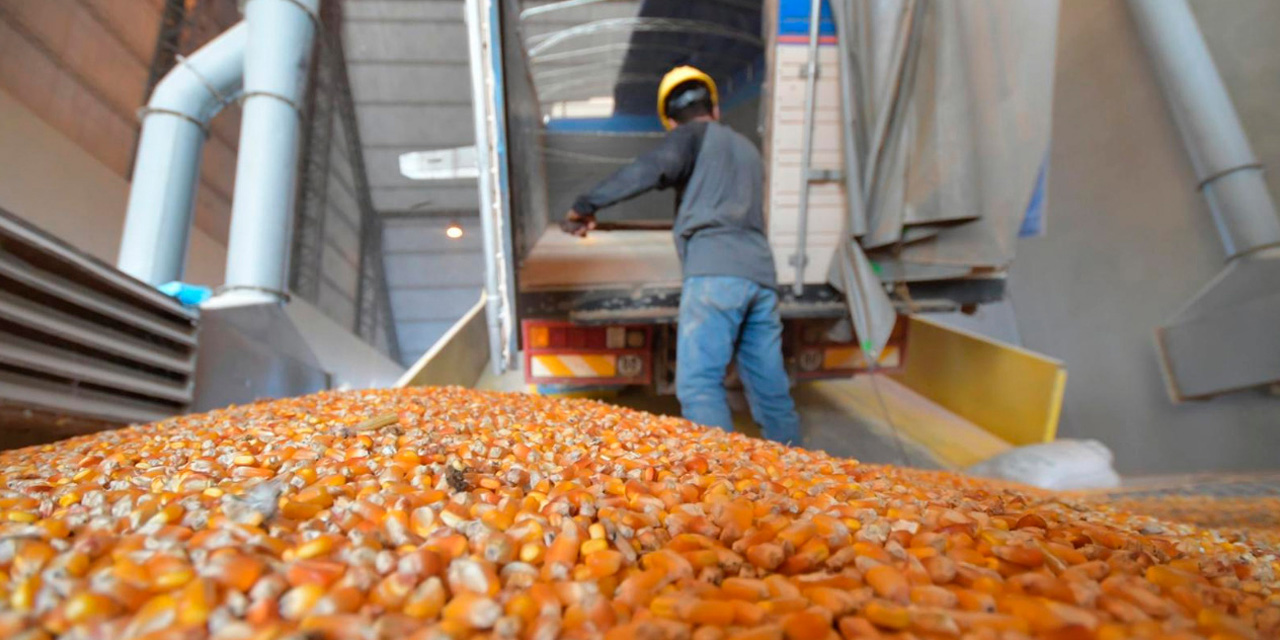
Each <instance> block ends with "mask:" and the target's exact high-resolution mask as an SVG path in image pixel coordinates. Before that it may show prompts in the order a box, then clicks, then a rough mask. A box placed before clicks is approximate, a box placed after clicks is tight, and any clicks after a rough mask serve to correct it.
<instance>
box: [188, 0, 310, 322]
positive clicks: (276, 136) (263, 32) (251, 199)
mask: <svg viewBox="0 0 1280 640" xmlns="http://www.w3.org/2000/svg"><path fill="white" fill-rule="evenodd" d="M319 5H320V0H249V2H248V3H247V4H246V5H245V8H244V15H245V22H246V23H247V24H248V25H249V42H248V45H247V48H246V51H245V64H244V67H245V69H244V95H245V100H244V107H243V116H242V117H241V124H240V151H239V154H238V159H237V161H236V189H235V202H234V204H233V206H232V212H231V234H230V241H229V242H228V244H227V275H226V284H225V285H224V287H223V290H222V292H221V293H220V294H219V295H218V296H217V297H216V298H215V299H214V301H211V303H210V304H212V305H213V306H220V307H225V306H236V305H243V304H257V303H270V302H280V301H283V300H284V299H285V298H286V293H285V291H286V288H287V286H288V280H287V278H288V273H289V270H288V263H289V248H290V245H291V241H292V233H291V232H292V227H293V224H292V223H293V204H294V192H295V182H296V180H297V177H298V140H299V134H300V130H301V122H302V111H301V109H302V99H303V96H304V94H305V88H306V83H307V69H308V60H309V58H310V56H311V47H312V41H313V39H314V37H315V35H316V31H317V27H318V26H319V18H318V16H319Z"/></svg>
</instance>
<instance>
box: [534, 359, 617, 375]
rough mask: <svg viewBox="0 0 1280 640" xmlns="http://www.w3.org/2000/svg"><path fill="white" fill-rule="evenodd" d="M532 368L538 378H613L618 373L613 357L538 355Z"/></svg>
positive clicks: (615, 360)
mask: <svg viewBox="0 0 1280 640" xmlns="http://www.w3.org/2000/svg"><path fill="white" fill-rule="evenodd" d="M530 368H531V369H532V373H533V376H534V377H536V378H612V377H614V376H616V375H617V371H618V366H617V356H612V355H584V356H567V355H555V356H552V355H536V356H533V357H532V358H530Z"/></svg>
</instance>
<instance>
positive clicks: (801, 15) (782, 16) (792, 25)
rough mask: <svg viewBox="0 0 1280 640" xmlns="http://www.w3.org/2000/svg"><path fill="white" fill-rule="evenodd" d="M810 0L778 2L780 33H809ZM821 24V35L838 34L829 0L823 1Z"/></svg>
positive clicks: (819, 30) (819, 33)
mask: <svg viewBox="0 0 1280 640" xmlns="http://www.w3.org/2000/svg"><path fill="white" fill-rule="evenodd" d="M810 4H811V3H810V1H809V0H779V2H778V35H783V36H796V35H799V36H806V37H807V36H808V35H809V9H810V8H811V7H810ZM820 15H821V20H822V23H821V26H819V27H818V35H819V36H834V35H836V25H835V22H834V21H833V20H832V18H831V5H830V4H828V2H827V0H823V2H822V12H821V14H820Z"/></svg>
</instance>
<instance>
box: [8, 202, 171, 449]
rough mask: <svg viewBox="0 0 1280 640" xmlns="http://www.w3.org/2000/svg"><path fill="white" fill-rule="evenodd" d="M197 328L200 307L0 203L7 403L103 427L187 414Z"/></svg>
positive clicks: (14, 422) (13, 421)
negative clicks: (188, 306)
mask: <svg viewBox="0 0 1280 640" xmlns="http://www.w3.org/2000/svg"><path fill="white" fill-rule="evenodd" d="M196 330H197V322H196V315H195V313H194V312H192V311H189V310H187V309H185V308H184V307H182V306H181V305H180V304H178V303H177V302H175V301H174V300H172V299H170V298H169V297H168V296H165V295H163V294H161V293H159V292H157V291H155V290H154V289H152V288H151V287H149V286H147V285H146V284H144V283H142V282H140V281H137V280H134V279H133V278H130V277H129V276H127V275H125V274H123V273H121V272H119V271H117V270H116V269H115V268H113V267H111V266H110V265H107V264H105V263H103V262H101V261H99V260H96V259H94V258H92V257H90V256H88V255H86V254H84V253H81V252H80V251H78V250H76V249H75V248H73V247H71V246H69V245H67V244H66V243H63V242H61V241H60V240H58V239H56V238H53V237H52V236H49V235H48V234H46V233H44V232H42V231H41V230H39V229H37V228H35V227H33V226H31V225H30V224H28V223H26V222H24V221H23V220H21V219H19V218H18V217H17V216H14V215H13V214H10V213H8V212H7V211H4V210H2V209H0V405H2V406H3V407H6V408H10V409H14V408H16V409H22V410H26V413H27V414H31V415H35V414H36V413H40V414H42V415H48V414H50V413H51V414H55V415H58V416H65V417H68V418H79V419H81V420H82V422H78V424H86V425H97V426H112V425H122V424H127V423H131V422H149V421H153V420H157V419H160V418H164V417H166V416H170V415H174V414H177V413H181V412H184V411H186V410H187V408H188V407H189V405H190V403H191V399H192V390H193V380H194V372H195V353H196V341H197V340H196ZM6 415H7V416H8V419H6V420H5V422H4V425H3V428H4V430H6V431H9V430H15V429H23V428H28V427H24V426H23V425H21V424H19V423H20V419H18V418H15V417H14V416H21V415H24V413H23V411H18V412H12V411H10V412H7V413H6ZM46 423H47V420H46ZM46 423H41V426H40V427H39V428H40V429H42V430H45V431H47V430H48V427H47V424H46ZM30 428H36V427H30ZM86 428H87V427H86ZM49 435H50V439H52V438H53V437H61V436H65V435H68V434H67V433H56V434H54V433H50V434H49Z"/></svg>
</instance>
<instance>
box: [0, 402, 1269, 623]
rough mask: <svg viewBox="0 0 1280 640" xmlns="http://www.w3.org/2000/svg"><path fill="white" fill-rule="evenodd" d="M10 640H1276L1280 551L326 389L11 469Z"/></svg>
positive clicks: (1024, 496)
mask: <svg viewBox="0 0 1280 640" xmlns="http://www.w3.org/2000/svg"><path fill="white" fill-rule="evenodd" d="M0 521H2V522H3V524H2V525H0V596H2V601H0V602H2V603H3V604H2V606H0V638H11V639H12V638H22V639H25V640H35V639H39V638H51V637H67V638H86V639H87V638H94V639H102V640H111V639H115V638H122V639H123V638H138V639H147V640H160V639H175V640H178V639H187V638H191V639H197V638H206V637H210V638H218V639H227V640H241V639H263V640H268V639H273V638H288V639H290V640H300V639H307V640H311V639H321V638H334V639H345V638H353V639H361V638H368V639H380V638H387V639H394V640H427V639H436V638H441V639H443V638H454V639H460V638H473V637H475V638H529V639H550V638H555V637H569V638H594V637H606V638H610V639H618V640H622V639H629V638H645V639H649V638H654V639H666V638H672V639H691V640H720V639H725V640H729V639H732V640H781V639H782V638H790V639H793V640H825V639H828V638H863V637H866V638H876V637H890V638H960V637H971V638H1001V639H1002V638H1010V639H1013V638H1026V637H1047V638H1061V639H1076V638H1099V639H1111V638H1128V637H1150V638H1157V637H1158V638H1193V637H1213V638H1275V637H1280V591H1278V590H1277V586H1278V585H1277V578H1276V576H1277V569H1278V568H1280V563H1278V560H1277V555H1276V550H1275V549H1274V548H1273V547H1269V546H1268V545H1267V543H1265V542H1262V541H1257V540H1250V539H1248V538H1238V539H1233V540H1228V539H1226V538H1224V537H1222V536H1220V535H1219V534H1218V533H1217V532H1215V531H1213V530H1205V529H1199V528H1195V527H1193V526H1191V525H1186V524H1172V523H1167V522H1162V521H1159V520H1155V519H1153V518H1149V517H1142V516H1134V515H1126V514H1123V513H1120V512H1117V511H1112V510H1109V509H1107V508H1097V507H1084V506H1082V505H1080V504H1077V503H1073V502H1071V501H1070V500H1067V499H1065V498H1061V497H1055V496H1054V495H1051V494H1047V493H1039V492H1034V491H1029V490H1021V489H1015V488H1011V487H1008V486H1002V485H995V484H988V483H983V482H979V481H974V480H969V479H965V478H962V477H958V476H954V475H950V474H945V473H927V472H918V471H909V470H903V469H896V468H891V467H881V466H869V465H860V464H858V463H857V462H855V461H852V460H843V459H837V458H832V457H830V456H827V455H825V454H822V453H816V452H807V451H803V450H799V449H790V448H787V447H783V446H780V445H776V444H772V443H768V442H764V441H760V440H755V439H750V438H747V437H744V436H741V435H736V434H728V433H724V432H722V431H719V430H714V429H704V428H700V427H696V426H693V425H691V424H689V423H687V422H685V421H683V420H679V419H675V418H665V417H658V416H652V415H648V414H644V413H639V412H634V411H627V410H622V409H618V408H615V407H610V406H608V405H604V404H599V403H594V402H587V401H570V400H554V399H545V398H537V397H531V396H523V395H502V394H485V393H480V392H473V391H465V390H461V389H422V390H410V391H391V390H386V391H365V392H346V393H324V394H318V395H313V396H308V397H303V398H297V399H291V400H282V401H277V402H270V403H260V404H255V405H249V406H242V407H235V408H232V409H228V410H224V411H217V412H213V413H209V414H204V415H194V416H187V417H183V418H177V419H173V420H169V421H166V422H163V423H158V424H154V425H148V426H142V427H135V428H130V429H124V430H120V431H114V432H107V433H101V434H96V435H93V436H86V437H81V438H76V439H73V440H68V441H64V442H60V443H57V444H53V445H48V446H42V447H32V448H28V449H23V450H18V451H10V452H6V453H4V454H0Z"/></svg>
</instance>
